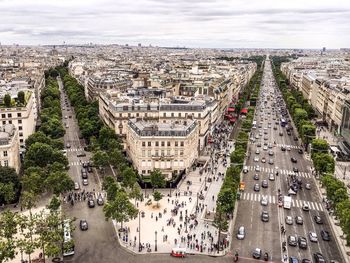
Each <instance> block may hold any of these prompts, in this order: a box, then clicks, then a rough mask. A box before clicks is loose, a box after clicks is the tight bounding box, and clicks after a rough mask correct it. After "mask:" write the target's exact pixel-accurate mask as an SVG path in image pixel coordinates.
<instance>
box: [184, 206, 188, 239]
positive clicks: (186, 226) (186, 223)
mask: <svg viewBox="0 0 350 263" xmlns="http://www.w3.org/2000/svg"><path fill="white" fill-rule="evenodd" d="M185 226H186V229H185V233H187V232H188V231H187V209H186V215H185Z"/></svg>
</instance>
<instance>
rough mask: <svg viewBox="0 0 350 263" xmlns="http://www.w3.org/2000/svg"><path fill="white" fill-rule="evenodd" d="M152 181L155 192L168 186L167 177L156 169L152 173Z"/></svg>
mask: <svg viewBox="0 0 350 263" xmlns="http://www.w3.org/2000/svg"><path fill="white" fill-rule="evenodd" d="M150 180H151V184H152V188H153V190H154V189H155V188H162V187H164V186H165V184H166V182H165V177H164V175H163V174H162V172H161V171H160V170H159V169H154V170H153V171H152V172H151V178H150Z"/></svg>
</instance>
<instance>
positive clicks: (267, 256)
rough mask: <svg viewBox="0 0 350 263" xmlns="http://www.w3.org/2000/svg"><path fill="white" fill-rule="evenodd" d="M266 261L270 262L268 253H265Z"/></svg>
mask: <svg viewBox="0 0 350 263" xmlns="http://www.w3.org/2000/svg"><path fill="white" fill-rule="evenodd" d="M264 260H265V261H268V260H269V254H268V253H265V254H264Z"/></svg>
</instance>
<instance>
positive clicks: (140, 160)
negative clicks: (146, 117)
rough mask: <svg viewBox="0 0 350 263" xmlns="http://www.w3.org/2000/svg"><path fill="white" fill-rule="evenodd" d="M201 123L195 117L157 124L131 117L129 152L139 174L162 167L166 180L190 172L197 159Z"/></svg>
mask: <svg viewBox="0 0 350 263" xmlns="http://www.w3.org/2000/svg"><path fill="white" fill-rule="evenodd" d="M198 138H199V126H198V122H197V121H196V120H184V121H181V122H175V121H173V122H172V123H158V122H151V121H149V122H147V121H143V120H141V119H139V120H137V119H130V120H129V121H128V125H127V128H126V145H127V148H126V151H127V153H128V156H129V157H130V158H131V160H132V163H133V165H134V168H135V169H136V170H137V171H138V173H139V174H142V175H149V174H150V173H151V172H152V171H153V170H154V169H159V170H160V171H161V172H162V174H164V175H166V177H167V179H171V177H172V176H175V175H176V174H179V173H181V172H182V171H187V170H188V169H189V168H190V167H191V166H192V164H193V163H194V161H195V160H196V159H197V158H198V151H196V150H193V149H198V141H199V140H198Z"/></svg>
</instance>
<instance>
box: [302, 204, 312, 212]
mask: <svg viewBox="0 0 350 263" xmlns="http://www.w3.org/2000/svg"><path fill="white" fill-rule="evenodd" d="M302 209H303V211H306V212H308V211H310V207H309V205H308V204H307V203H303V207H302Z"/></svg>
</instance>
